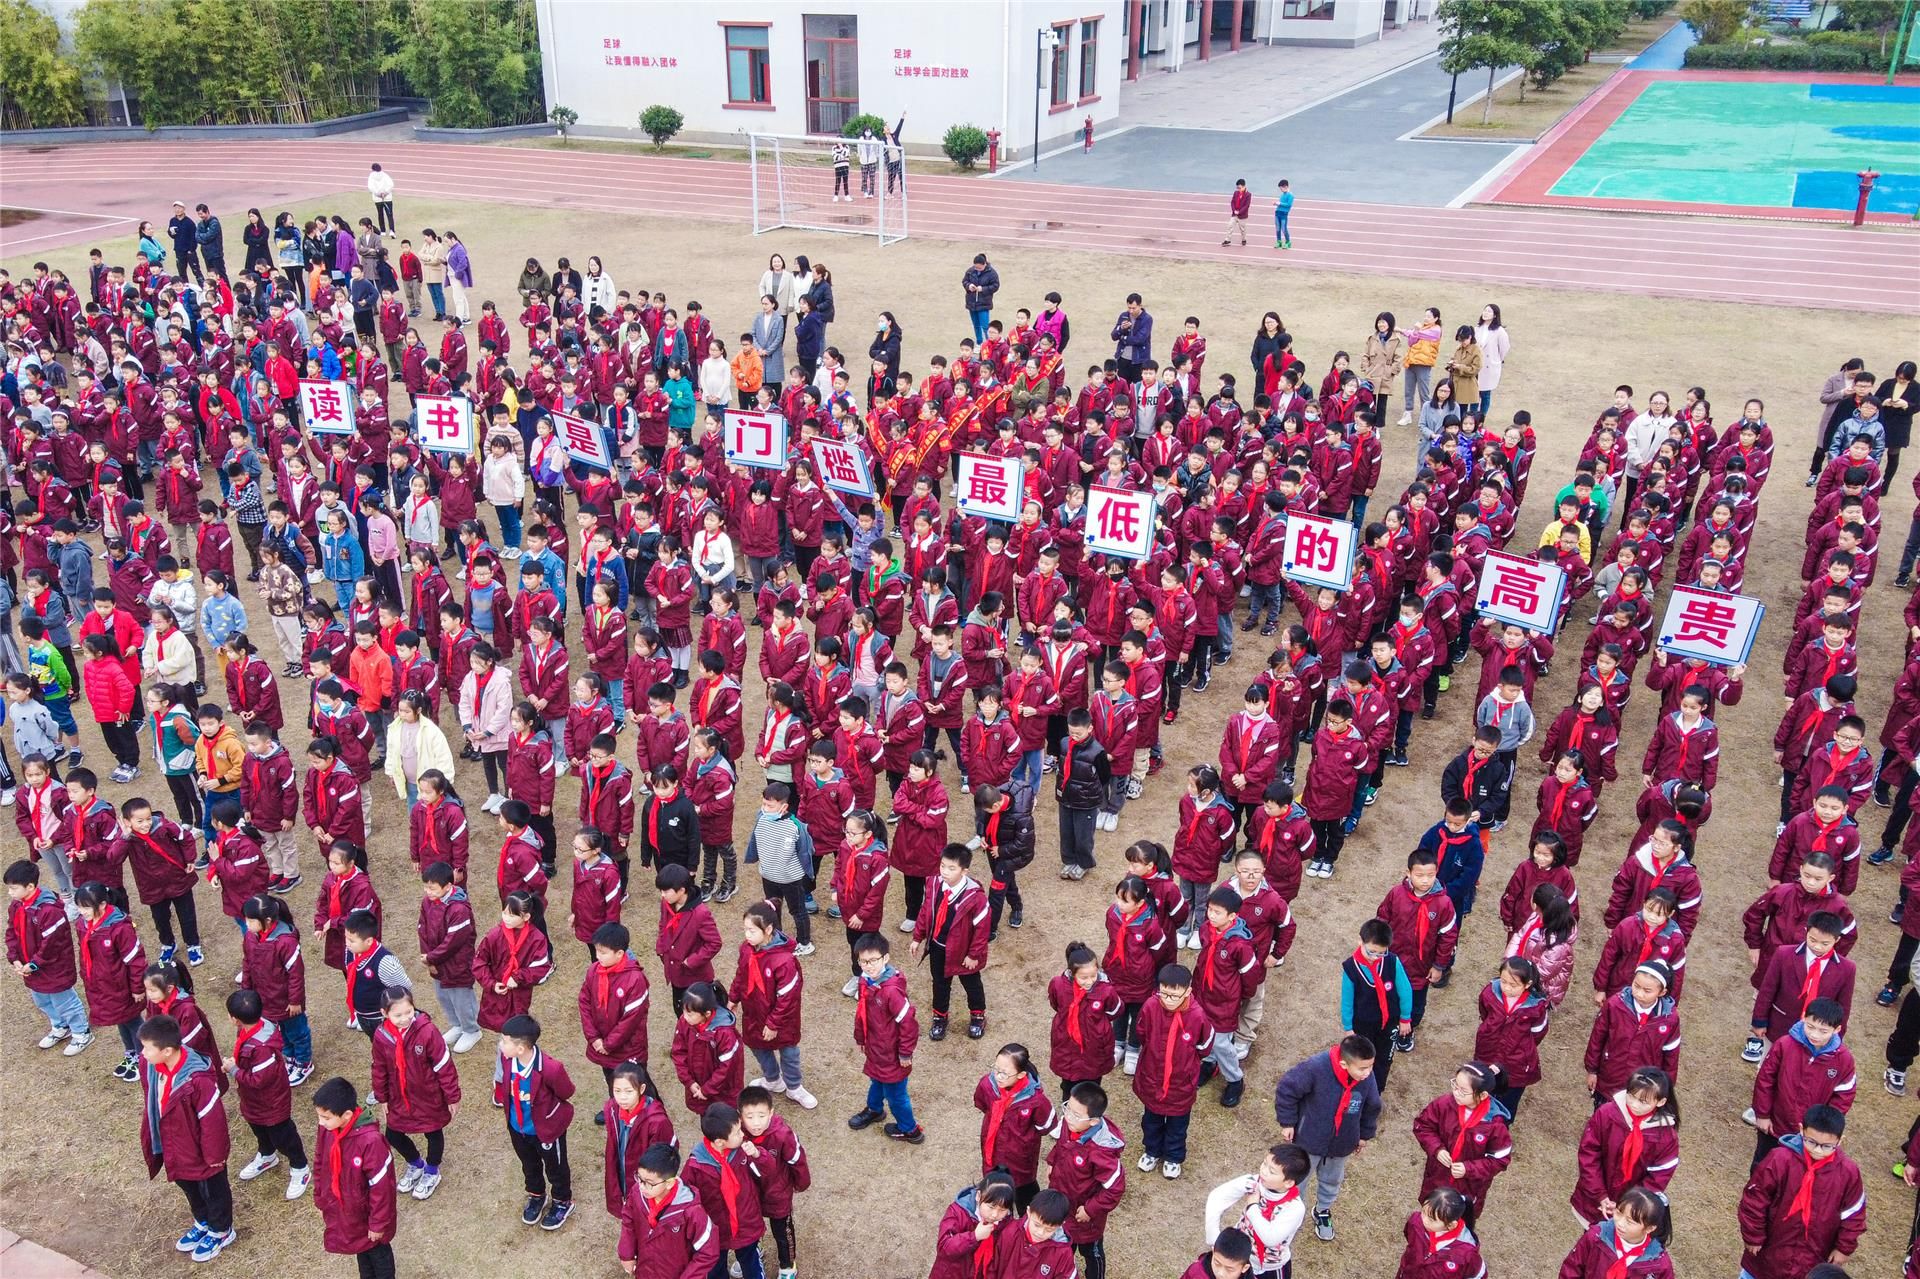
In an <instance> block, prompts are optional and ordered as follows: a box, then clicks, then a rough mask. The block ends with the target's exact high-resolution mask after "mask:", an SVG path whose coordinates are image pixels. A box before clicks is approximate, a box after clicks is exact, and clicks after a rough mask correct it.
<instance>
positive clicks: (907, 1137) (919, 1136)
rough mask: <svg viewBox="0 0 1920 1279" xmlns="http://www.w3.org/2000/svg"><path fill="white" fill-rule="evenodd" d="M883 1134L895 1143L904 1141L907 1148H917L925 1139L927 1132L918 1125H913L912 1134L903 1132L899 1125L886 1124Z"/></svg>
mask: <svg viewBox="0 0 1920 1279" xmlns="http://www.w3.org/2000/svg"><path fill="white" fill-rule="evenodd" d="M885 1132H886V1134H887V1136H889V1137H891V1138H893V1139H894V1140H895V1141H904V1142H906V1143H907V1144H908V1145H909V1146H917V1145H919V1144H920V1143H921V1142H923V1141H925V1140H926V1139H927V1130H926V1129H925V1128H922V1127H920V1126H919V1125H918V1124H916V1125H914V1129H913V1131H912V1132H903V1131H902V1130H901V1128H900V1125H899V1124H888V1125H887V1126H886V1129H885Z"/></svg>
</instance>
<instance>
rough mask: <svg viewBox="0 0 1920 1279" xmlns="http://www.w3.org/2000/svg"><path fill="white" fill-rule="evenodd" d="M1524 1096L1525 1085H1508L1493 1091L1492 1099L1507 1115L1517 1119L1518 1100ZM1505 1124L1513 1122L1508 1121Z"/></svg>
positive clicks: (1518, 1110) (1525, 1092) (1518, 1111)
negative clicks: (1504, 1108)
mask: <svg viewBox="0 0 1920 1279" xmlns="http://www.w3.org/2000/svg"><path fill="white" fill-rule="evenodd" d="M1526 1095H1527V1085H1525V1084H1520V1085H1519V1086H1517V1087H1516V1086H1513V1085H1509V1086H1507V1087H1505V1088H1501V1089H1498V1090H1497V1091H1495V1093H1494V1094H1493V1099H1494V1100H1495V1101H1497V1102H1499V1103H1500V1104H1501V1105H1503V1106H1505V1107H1506V1108H1507V1114H1508V1115H1510V1116H1514V1117H1518V1115H1519V1114H1520V1099H1521V1098H1522V1097H1524V1096H1526ZM1507 1122H1508V1123H1512V1122H1513V1120H1512V1119H1509V1120H1508V1121H1507Z"/></svg>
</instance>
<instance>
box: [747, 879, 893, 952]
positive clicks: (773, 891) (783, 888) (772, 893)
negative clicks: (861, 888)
mask: <svg viewBox="0 0 1920 1279" xmlns="http://www.w3.org/2000/svg"><path fill="white" fill-rule="evenodd" d="M908 882H909V883H911V882H912V881H911V880H909V881H908ZM760 888H761V891H763V892H765V893H766V895H767V900H768V901H772V902H778V903H780V904H781V905H782V906H784V907H786V911H787V927H789V928H791V929H793V939H794V940H795V941H796V942H799V943H801V944H803V945H804V944H807V943H810V942H811V941H813V920H812V919H811V918H809V917H808V915H807V886H806V884H805V883H804V882H803V881H801V880H798V879H796V880H794V881H793V882H792V883H791V884H783V883H781V882H780V881H778V880H774V879H768V878H767V877H766V876H765V875H762V876H761V877H760Z"/></svg>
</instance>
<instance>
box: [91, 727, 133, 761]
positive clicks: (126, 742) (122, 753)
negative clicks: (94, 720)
mask: <svg viewBox="0 0 1920 1279" xmlns="http://www.w3.org/2000/svg"><path fill="white" fill-rule="evenodd" d="M100 736H102V737H104V738H105V739H106V741H107V749H108V750H110V751H112V752H113V758H114V762H115V763H117V764H124V765H125V766H126V767H128V768H138V767H140V734H139V730H137V729H136V728H135V727H134V726H133V725H132V724H102V725H100Z"/></svg>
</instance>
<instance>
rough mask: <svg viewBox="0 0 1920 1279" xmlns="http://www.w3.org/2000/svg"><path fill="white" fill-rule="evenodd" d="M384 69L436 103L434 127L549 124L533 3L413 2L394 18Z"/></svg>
mask: <svg viewBox="0 0 1920 1279" xmlns="http://www.w3.org/2000/svg"><path fill="white" fill-rule="evenodd" d="M386 25H387V30H388V38H389V41H390V43H391V51H390V52H389V53H388V54H387V55H386V56H385V58H384V59H383V62H382V65H383V66H384V67H385V68H386V69H387V70H389V71H399V72H402V73H404V74H405V75H406V77H407V80H408V82H409V83H410V84H411V85H412V86H413V89H414V91H415V92H416V93H418V94H420V95H421V96H422V97H424V98H426V99H427V101H428V102H429V103H431V104H432V105H431V108H430V110H429V114H428V117H427V122H428V123H429V124H432V125H435V126H438V127H441V128H449V129H479V128H488V127H491V126H494V125H502V124H519V123H523V122H525V121H528V120H539V119H544V118H545V115H546V111H545V106H544V99H545V94H544V92H543V90H542V88H541V84H540V40H539V34H538V30H537V28H536V24H535V21H534V12H533V0H410V3H407V4H404V5H399V4H396V5H395V6H394V7H393V8H392V9H391V10H389V13H388V17H387V21H386Z"/></svg>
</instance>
